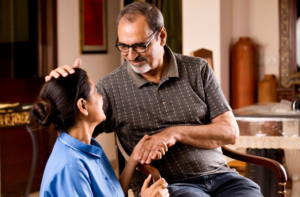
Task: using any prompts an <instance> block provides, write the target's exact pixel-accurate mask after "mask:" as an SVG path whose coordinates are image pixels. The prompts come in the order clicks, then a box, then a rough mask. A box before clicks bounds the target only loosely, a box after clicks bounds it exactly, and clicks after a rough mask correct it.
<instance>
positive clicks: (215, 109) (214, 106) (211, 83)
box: [201, 61, 231, 119]
mask: <svg viewBox="0 0 300 197" xmlns="http://www.w3.org/2000/svg"><path fill="white" fill-rule="evenodd" d="M201 63H202V64H203V67H202V69H201V79H202V81H201V83H202V84H203V88H204V92H205V99H206V104H207V107H208V111H209V118H210V119H213V118H215V117H217V116H218V115H221V114H222V113H225V112H227V111H230V110H231V107H230V106H229V104H228V102H227V100H226V98H225V96H224V94H223V91H222V90H221V88H220V85H219V83H218V80H217V78H216V76H215V74H214V71H213V70H212V68H211V66H210V65H209V64H208V63H207V62H206V61H202V62H201Z"/></svg>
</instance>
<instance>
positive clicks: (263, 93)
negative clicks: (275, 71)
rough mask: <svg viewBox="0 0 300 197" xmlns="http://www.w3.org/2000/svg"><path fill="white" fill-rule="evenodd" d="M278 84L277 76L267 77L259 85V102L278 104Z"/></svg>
mask: <svg viewBox="0 0 300 197" xmlns="http://www.w3.org/2000/svg"><path fill="white" fill-rule="evenodd" d="M277 87H278V82H277V79H276V77H275V75H265V78H264V79H263V80H262V81H260V82H259V83H258V102H259V103H261V102H277V91H276V88H277Z"/></svg>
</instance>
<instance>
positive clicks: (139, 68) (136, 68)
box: [130, 64, 151, 74]
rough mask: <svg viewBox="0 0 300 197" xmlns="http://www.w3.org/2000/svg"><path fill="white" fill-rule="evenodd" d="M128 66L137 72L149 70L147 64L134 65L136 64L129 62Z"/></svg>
mask: <svg viewBox="0 0 300 197" xmlns="http://www.w3.org/2000/svg"><path fill="white" fill-rule="evenodd" d="M130 66H131V68H132V69H133V71H134V72H136V73H138V74H144V73H147V72H149V71H150V70H151V68H150V66H148V65H144V66H140V67H136V66H133V65H132V64H130Z"/></svg>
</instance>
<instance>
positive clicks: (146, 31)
mask: <svg viewBox="0 0 300 197" xmlns="http://www.w3.org/2000/svg"><path fill="white" fill-rule="evenodd" d="M151 33H152V30H151V29H150V27H149V25H148V24H147V23H135V22H133V23H132V22H130V21H127V22H126V21H124V22H122V23H121V21H120V23H119V26H118V38H119V42H122V43H126V44H134V43H139V42H145V39H146V38H147V37H148V36H149V35H151ZM128 42H131V43H128Z"/></svg>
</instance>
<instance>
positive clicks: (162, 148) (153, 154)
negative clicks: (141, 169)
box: [139, 127, 176, 164]
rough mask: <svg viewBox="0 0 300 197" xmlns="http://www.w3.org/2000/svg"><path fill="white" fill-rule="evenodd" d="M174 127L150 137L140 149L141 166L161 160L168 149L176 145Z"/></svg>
mask: <svg viewBox="0 0 300 197" xmlns="http://www.w3.org/2000/svg"><path fill="white" fill-rule="evenodd" d="M175 136H176V135H175V132H173V130H172V127H171V128H168V129H165V130H163V131H161V132H159V133H157V134H154V135H152V136H150V139H148V140H147V141H146V142H145V143H143V144H142V145H141V147H140V149H139V150H140V151H139V160H140V161H141V164H150V163H151V161H153V160H158V159H161V158H162V156H163V155H165V154H166V152H167V151H168V148H169V147H171V146H173V145H174V144H175V143H176V138H175Z"/></svg>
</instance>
